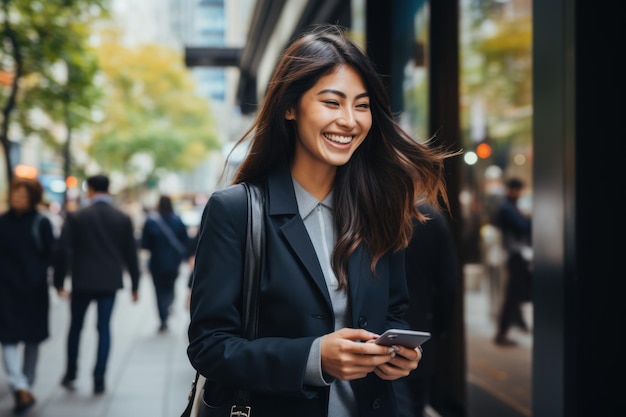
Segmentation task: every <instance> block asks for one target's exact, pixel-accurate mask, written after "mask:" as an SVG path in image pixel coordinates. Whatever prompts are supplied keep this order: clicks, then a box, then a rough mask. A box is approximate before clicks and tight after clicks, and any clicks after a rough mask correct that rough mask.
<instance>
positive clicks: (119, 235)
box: [54, 175, 139, 394]
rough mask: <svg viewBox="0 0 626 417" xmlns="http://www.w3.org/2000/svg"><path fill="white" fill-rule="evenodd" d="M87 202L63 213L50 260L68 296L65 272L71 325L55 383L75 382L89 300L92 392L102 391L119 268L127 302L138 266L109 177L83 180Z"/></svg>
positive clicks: (128, 224) (128, 220)
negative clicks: (93, 310) (93, 339)
mask: <svg viewBox="0 0 626 417" xmlns="http://www.w3.org/2000/svg"><path fill="white" fill-rule="evenodd" d="M87 196H88V197H89V199H90V204H89V206H87V207H84V208H82V209H80V210H78V211H76V212H73V213H68V215H67V218H66V220H65V223H64V224H63V229H62V232H61V237H60V240H59V248H58V253H57V256H55V261H54V286H55V288H56V289H57V292H58V294H59V296H61V297H68V296H69V292H68V291H67V290H66V289H64V281H65V277H66V275H68V274H71V277H72V293H71V297H70V305H71V307H70V308H71V322H70V330H69V334H68V338H67V365H66V366H67V368H66V372H65V375H64V376H63V379H62V380H61V384H62V385H63V386H64V387H65V388H67V389H70V390H73V389H74V388H75V387H74V381H75V380H76V373H77V365H78V363H77V362H78V352H79V346H78V345H79V341H80V333H81V330H82V327H83V322H84V319H85V313H86V311H87V308H88V307H89V305H90V304H91V302H92V301H95V302H96V303H97V308H98V324H97V329H98V350H97V356H96V364H95V367H94V370H93V378H94V393H95V394H101V393H103V392H104V390H105V384H104V379H105V378H104V377H105V371H106V366H107V360H108V356H109V349H110V344H111V337H110V329H109V322H110V319H111V314H112V312H113V304H114V302H115V295H116V292H117V290H119V289H120V288H123V286H124V284H123V277H124V268H126V270H127V271H128V274H129V275H130V280H131V290H132V299H133V301H135V302H136V301H137V299H138V295H137V289H138V286H139V262H138V256H137V246H136V243H135V238H134V234H133V224H132V220H131V218H130V216H128V215H127V214H126V213H124V212H122V211H121V210H119V209H117V208H116V207H114V205H113V198H112V197H111V195H110V194H109V178H108V177H107V176H104V175H95V176H92V177H89V178H88V179H87Z"/></svg>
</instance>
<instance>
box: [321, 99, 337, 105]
mask: <svg viewBox="0 0 626 417" xmlns="http://www.w3.org/2000/svg"><path fill="white" fill-rule="evenodd" d="M324 103H326V104H328V105H330V106H338V105H339V103H338V102H337V101H335V100H324Z"/></svg>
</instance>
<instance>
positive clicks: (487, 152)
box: [476, 143, 491, 159]
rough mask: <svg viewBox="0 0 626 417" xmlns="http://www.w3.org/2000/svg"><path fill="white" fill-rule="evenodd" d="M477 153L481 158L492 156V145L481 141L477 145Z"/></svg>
mask: <svg viewBox="0 0 626 417" xmlns="http://www.w3.org/2000/svg"><path fill="white" fill-rule="evenodd" d="M476 154H477V155H478V157H479V158H481V159H486V158H489V157H490V156H491V146H490V145H489V144H487V143H481V144H480V145H478V146H477V147H476Z"/></svg>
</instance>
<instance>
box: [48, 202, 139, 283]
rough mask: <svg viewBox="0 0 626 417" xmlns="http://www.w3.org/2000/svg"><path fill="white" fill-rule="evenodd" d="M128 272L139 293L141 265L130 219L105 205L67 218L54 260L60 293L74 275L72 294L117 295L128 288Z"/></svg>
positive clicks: (78, 212) (84, 209)
mask: <svg viewBox="0 0 626 417" xmlns="http://www.w3.org/2000/svg"><path fill="white" fill-rule="evenodd" d="M124 269H126V270H127V271H128V273H129V275H130V279H131V286H132V290H133V291H136V290H137V288H138V286H139V262H138V257H137V245H136V243H135V237H134V230H133V224H132V221H131V218H130V216H128V215H127V214H126V213H124V212H123V211H121V210H119V209H117V208H116V207H114V206H113V205H111V204H109V203H107V202H104V201H96V202H94V203H93V204H91V205H89V206H87V207H84V208H82V209H80V210H77V211H75V212H73V213H68V214H67V218H66V219H65V222H64V223H63V229H62V230H61V237H60V238H59V251H58V253H57V254H56V256H55V259H54V286H55V287H56V288H57V289H61V288H63V281H64V280H65V276H66V275H67V274H71V276H72V291H76V292H92V293H111V292H115V291H117V290H118V289H120V288H122V287H123V286H124V281H123V277H124Z"/></svg>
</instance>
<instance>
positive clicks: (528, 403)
mask: <svg viewBox="0 0 626 417" xmlns="http://www.w3.org/2000/svg"><path fill="white" fill-rule="evenodd" d="M465 276H466V277H467V276H468V274H466V275H465ZM466 284H467V281H466ZM500 287H501V286H500ZM500 289H501V288H500ZM492 293H493V291H491V289H490V285H489V283H488V278H487V277H486V276H485V275H484V274H482V276H481V277H480V279H479V280H478V281H477V282H476V285H469V286H468V285H466V290H465V299H464V301H465V337H466V358H467V378H466V379H467V402H468V404H469V406H468V408H469V410H468V416H467V417H530V416H532V398H531V393H532V373H531V371H532V346H533V337H532V324H533V308H532V304H531V303H524V304H523V305H522V313H523V315H524V319H525V321H526V323H527V324H528V325H529V327H530V332H523V331H521V330H520V329H518V328H511V329H510V331H509V337H510V338H511V339H513V340H514V341H515V342H517V346H507V347H503V346H498V345H496V344H494V343H493V338H494V335H495V333H496V312H497V306H498V305H499V303H500V298H498V297H496V296H493V295H492Z"/></svg>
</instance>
